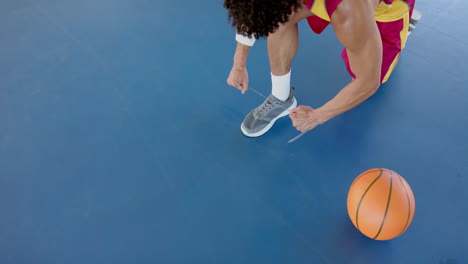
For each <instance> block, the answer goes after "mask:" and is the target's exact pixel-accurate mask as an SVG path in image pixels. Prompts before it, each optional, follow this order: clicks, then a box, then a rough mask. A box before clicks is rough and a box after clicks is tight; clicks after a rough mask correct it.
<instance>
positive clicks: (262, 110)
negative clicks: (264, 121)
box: [256, 98, 278, 118]
mask: <svg viewBox="0 0 468 264" xmlns="http://www.w3.org/2000/svg"><path fill="white" fill-rule="evenodd" d="M274 105H278V102H273V101H271V100H269V99H268V98H267V101H266V102H264V103H263V104H262V107H261V108H259V109H258V110H257V111H256V116H257V118H262V117H263V116H264V115H267V114H268V113H269V112H270V111H271V109H273V106H274Z"/></svg>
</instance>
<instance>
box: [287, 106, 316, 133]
mask: <svg viewBox="0 0 468 264" xmlns="http://www.w3.org/2000/svg"><path fill="white" fill-rule="evenodd" d="M289 117H290V118H291V120H292V123H293V126H294V127H295V128H296V129H297V130H299V131H301V132H306V131H309V130H312V129H314V128H315V127H316V126H318V125H320V124H321V123H319V113H318V111H317V110H315V109H312V107H309V106H303V105H301V106H299V107H297V108H294V109H293V110H291V111H290V113H289Z"/></svg>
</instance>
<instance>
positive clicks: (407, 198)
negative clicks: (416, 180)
mask: <svg viewBox="0 0 468 264" xmlns="http://www.w3.org/2000/svg"><path fill="white" fill-rule="evenodd" d="M400 183H401V186H402V187H403V190H405V194H406V200H407V201H408V217H407V218H406V224H405V226H404V227H403V230H401V232H400V234H399V235H401V234H403V232H405V230H406V228H407V227H408V223H409V219H410V216H411V202H410V198H409V195H408V191H407V190H406V187H405V185H404V184H403V180H402V179H401V176H400Z"/></svg>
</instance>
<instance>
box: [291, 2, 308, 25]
mask: <svg viewBox="0 0 468 264" xmlns="http://www.w3.org/2000/svg"><path fill="white" fill-rule="evenodd" d="M312 15H313V14H312V12H310V10H309V9H308V8H307V7H306V6H305V5H304V4H302V5H301V8H299V9H298V10H296V11H295V12H293V13H292V14H291V15H290V16H289V22H288V23H294V24H296V23H298V22H299V21H301V20H303V19H305V18H308V17H310V16H312Z"/></svg>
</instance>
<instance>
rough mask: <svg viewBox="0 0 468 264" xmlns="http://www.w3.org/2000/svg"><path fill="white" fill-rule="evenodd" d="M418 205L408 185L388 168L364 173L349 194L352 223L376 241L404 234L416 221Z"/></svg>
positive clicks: (349, 213) (349, 212) (356, 180)
mask: <svg viewBox="0 0 468 264" xmlns="http://www.w3.org/2000/svg"><path fill="white" fill-rule="evenodd" d="M415 205H416V203H415V200H414V195H413V191H412V190H411V187H410V186H409V184H408V183H407V182H406V180H405V179H404V178H403V177H401V176H400V175H399V174H398V173H396V172H394V171H392V170H389V169H380V168H377V169H371V170H368V171H365V172H363V173H361V174H360V175H359V176H358V177H357V178H356V179H355V180H354V181H353V183H352V184H351V187H350V188H349V192H348V204H347V207H348V215H349V217H350V218H351V221H352V222H353V224H354V226H355V227H356V228H357V229H358V230H359V231H360V232H361V233H362V234H364V235H365V236H367V237H369V238H371V239H374V240H390V239H393V238H396V237H398V236H400V235H401V234H403V233H404V232H405V231H406V230H407V229H408V227H409V226H410V224H411V221H412V220H413V216H414V212H415Z"/></svg>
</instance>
